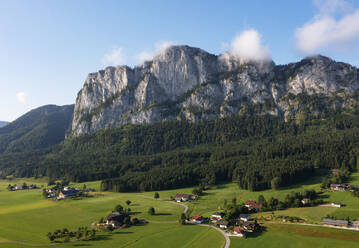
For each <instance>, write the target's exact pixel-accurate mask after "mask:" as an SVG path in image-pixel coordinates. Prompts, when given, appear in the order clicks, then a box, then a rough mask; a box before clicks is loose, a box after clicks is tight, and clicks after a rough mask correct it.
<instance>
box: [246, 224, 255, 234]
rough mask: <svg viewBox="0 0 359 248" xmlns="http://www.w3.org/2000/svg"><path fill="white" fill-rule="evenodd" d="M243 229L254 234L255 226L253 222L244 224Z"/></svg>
mask: <svg viewBox="0 0 359 248" xmlns="http://www.w3.org/2000/svg"><path fill="white" fill-rule="evenodd" d="M243 227H244V229H245V230H246V231H247V232H254V230H255V224H254V223H253V222H244V224H243Z"/></svg>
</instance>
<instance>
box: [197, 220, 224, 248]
mask: <svg viewBox="0 0 359 248" xmlns="http://www.w3.org/2000/svg"><path fill="white" fill-rule="evenodd" d="M199 226H206V227H210V228H213V229H216V230H217V231H218V232H220V233H221V234H222V235H223V236H224V238H225V239H226V243H225V245H224V248H229V246H230V245H231V240H230V239H229V236H228V235H227V233H226V232H225V231H223V230H222V229H220V228H218V227H215V226H211V225H206V224H199Z"/></svg>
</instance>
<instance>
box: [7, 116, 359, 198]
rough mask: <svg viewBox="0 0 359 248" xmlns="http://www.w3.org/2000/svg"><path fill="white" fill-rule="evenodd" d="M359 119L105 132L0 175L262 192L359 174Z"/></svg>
mask: <svg viewBox="0 0 359 248" xmlns="http://www.w3.org/2000/svg"><path fill="white" fill-rule="evenodd" d="M358 138H359V120H358V118H357V117H356V116H355V115H348V114H340V113H338V114H334V113H333V114H332V115H331V116H330V117H329V118H327V119H326V120H322V119H313V120H308V119H307V120H305V121H301V122H296V121H289V122H284V121H282V120H281V119H280V118H276V117H273V116H257V115H248V116H232V117H228V118H224V119H216V120H211V121H204V122H200V123H189V122H178V121H170V122H161V123H155V124H147V125H126V126H122V127H119V128H115V129H106V130H103V131H99V132H96V133H93V134H90V135H84V136H81V137H78V138H69V139H66V140H65V141H64V142H63V143H61V144H59V145H56V146H53V147H50V148H46V149H39V150H36V151H32V152H27V153H25V152H18V153H3V154H2V155H0V167H1V168H0V170H1V175H2V176H3V177H5V176H7V175H13V176H16V177H29V176H36V177H40V176H44V175H46V176H49V178H50V180H54V179H66V180H71V181H78V182H80V181H81V182H82V181H88V180H103V181H102V189H103V190H110V191H121V192H125V191H143V190H160V189H170V188H177V187H184V186H192V185H198V184H204V185H205V184H215V183H217V182H219V181H234V182H237V183H238V185H239V186H240V187H241V188H245V189H250V190H262V189H267V188H270V187H272V188H273V187H274V188H275V187H280V186H284V185H288V184H291V183H294V182H298V181H300V180H303V179H305V178H308V177H309V176H311V175H313V169H314V168H328V169H329V168H345V169H347V170H349V171H353V170H356V169H357V156H358V155H359V146H358V144H357V143H358V141H359V139H358Z"/></svg>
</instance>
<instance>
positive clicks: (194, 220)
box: [192, 215, 203, 224]
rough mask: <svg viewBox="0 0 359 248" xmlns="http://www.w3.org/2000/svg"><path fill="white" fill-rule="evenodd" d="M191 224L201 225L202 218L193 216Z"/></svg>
mask: <svg viewBox="0 0 359 248" xmlns="http://www.w3.org/2000/svg"><path fill="white" fill-rule="evenodd" d="M192 223H194V224H202V223H203V216H200V215H195V216H193V217H192Z"/></svg>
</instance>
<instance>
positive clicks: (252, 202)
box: [244, 200, 257, 208]
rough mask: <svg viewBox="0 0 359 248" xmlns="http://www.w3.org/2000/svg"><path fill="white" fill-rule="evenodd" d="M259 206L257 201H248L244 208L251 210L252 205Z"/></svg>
mask: <svg viewBox="0 0 359 248" xmlns="http://www.w3.org/2000/svg"><path fill="white" fill-rule="evenodd" d="M255 204H257V202H256V201H255V200H248V201H246V202H245V204H244V206H246V207H247V208H249V207H250V206H252V205H255Z"/></svg>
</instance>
